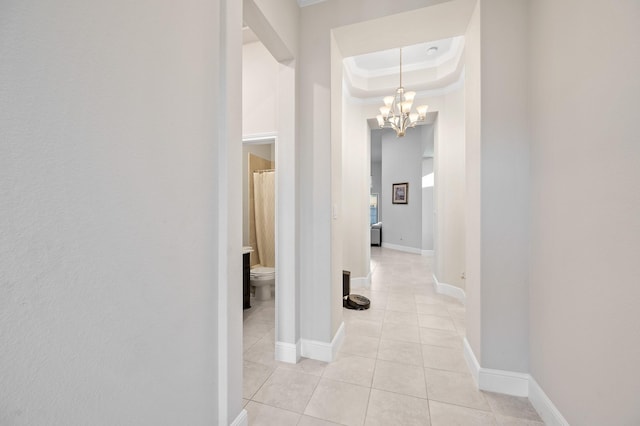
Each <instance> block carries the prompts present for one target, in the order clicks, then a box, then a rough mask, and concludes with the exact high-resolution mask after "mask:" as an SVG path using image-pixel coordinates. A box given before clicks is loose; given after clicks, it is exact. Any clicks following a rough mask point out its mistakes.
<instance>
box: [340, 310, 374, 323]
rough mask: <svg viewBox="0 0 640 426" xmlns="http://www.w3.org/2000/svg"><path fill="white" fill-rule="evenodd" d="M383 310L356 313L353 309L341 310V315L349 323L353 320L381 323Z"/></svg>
mask: <svg viewBox="0 0 640 426" xmlns="http://www.w3.org/2000/svg"><path fill="white" fill-rule="evenodd" d="M384 313H385V310H384V309H376V308H369V309H365V310H364V311H356V310H354V309H343V310H342V314H343V316H344V318H345V320H347V321H350V320H354V319H359V320H365V321H376V322H379V323H382V321H384Z"/></svg>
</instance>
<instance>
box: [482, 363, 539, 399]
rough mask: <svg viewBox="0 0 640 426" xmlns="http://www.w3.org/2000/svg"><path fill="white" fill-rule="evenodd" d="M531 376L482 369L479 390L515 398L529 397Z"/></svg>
mask: <svg viewBox="0 0 640 426" xmlns="http://www.w3.org/2000/svg"><path fill="white" fill-rule="evenodd" d="M529 377H530V376H529V375H528V374H525V373H518V372H515V371H505V370H493V369H491V368H481V369H480V374H479V377H478V379H479V386H478V387H479V388H480V389H482V390H486V391H489V392H497V393H504V394H506V395H513V396H528V395H529Z"/></svg>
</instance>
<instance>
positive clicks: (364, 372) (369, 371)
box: [323, 353, 376, 387]
mask: <svg viewBox="0 0 640 426" xmlns="http://www.w3.org/2000/svg"><path fill="white" fill-rule="evenodd" d="M375 365H376V361H375V359H373V358H364V357H360V356H355V355H350V354H343V353H339V354H338V357H337V359H336V360H335V361H334V362H332V363H331V364H329V365H328V366H327V368H326V369H325V370H324V374H323V377H325V378H327V379H332V380H337V381H339V382H347V383H353V384H354V385H360V386H365V387H371V381H372V380H373V371H374V369H375Z"/></svg>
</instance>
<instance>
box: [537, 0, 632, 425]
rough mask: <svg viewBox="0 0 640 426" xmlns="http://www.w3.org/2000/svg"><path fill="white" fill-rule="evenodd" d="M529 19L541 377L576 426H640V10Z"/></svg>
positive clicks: (599, 6)
mask: <svg viewBox="0 0 640 426" xmlns="http://www.w3.org/2000/svg"><path fill="white" fill-rule="evenodd" d="M528 14H529V17H530V18H529V24H530V28H531V49H532V52H531V58H530V61H529V64H530V66H531V71H530V76H531V78H530V81H531V86H530V87H531V91H530V96H531V103H530V112H531V116H532V124H531V131H532V141H531V186H532V190H531V212H532V214H531V216H532V228H531V258H530V259H531V268H530V271H531V272H530V297H531V299H530V301H529V306H530V316H529V318H530V321H531V325H530V327H531V339H530V347H531V373H532V375H533V376H534V377H535V379H536V380H537V382H538V383H539V384H540V386H541V387H542V388H543V389H544V390H545V392H546V393H547V395H548V396H549V397H550V398H551V399H552V400H553V402H554V403H555V405H556V406H557V408H558V409H559V410H560V412H561V413H562V414H563V415H564V417H565V418H566V420H567V421H568V422H569V423H570V424H572V425H582V424H617V425H623V424H624V425H631V424H640V408H639V407H638V395H640V382H639V381H638V380H637V379H638V377H640V365H639V364H638V360H639V359H640V340H639V339H638V337H637V336H638V323H639V322H640V313H639V312H640V311H639V310H638V304H639V302H640V286H638V283H639V282H640V263H639V262H638V253H640V243H639V241H640V215H638V212H639V211H640V198H639V197H638V194H639V193H640V192H639V186H638V182H640V168H638V159H639V158H640V145H638V125H637V121H638V98H639V97H640V80H638V75H639V74H640V27H639V26H638V19H640V4H639V3H638V2H636V1H612V2H606V3H604V2H579V1H571V0H562V1H557V0H554V1H551V0H537V1H535V2H531V3H530V6H529V9H528ZM568 52H570V54H568ZM594 52H599V53H598V54H597V56H595V57H594V55H593V54H594Z"/></svg>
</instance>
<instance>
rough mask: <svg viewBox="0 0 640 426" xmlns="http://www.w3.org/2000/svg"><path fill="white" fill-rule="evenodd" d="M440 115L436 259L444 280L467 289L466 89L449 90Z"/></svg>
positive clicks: (436, 163) (436, 271) (437, 273)
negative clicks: (465, 202)
mask: <svg viewBox="0 0 640 426" xmlns="http://www.w3.org/2000/svg"><path fill="white" fill-rule="evenodd" d="M442 103H443V106H442V110H443V112H442V113H439V114H438V135H437V138H436V140H435V156H434V173H435V187H434V203H435V212H436V214H435V218H434V221H435V227H436V229H437V232H436V240H435V251H436V252H435V260H434V271H433V273H434V275H435V276H436V277H437V279H438V281H439V282H441V283H446V284H450V285H453V286H456V287H460V288H462V289H464V281H463V280H462V278H461V275H462V272H464V269H465V205H464V198H465V158H464V156H465V154H464V145H465V134H464V132H465V129H464V120H465V111H464V89H463V87H459V88H457V89H456V90H453V91H450V92H447V93H446V94H445V95H444V96H443V99H442Z"/></svg>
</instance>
